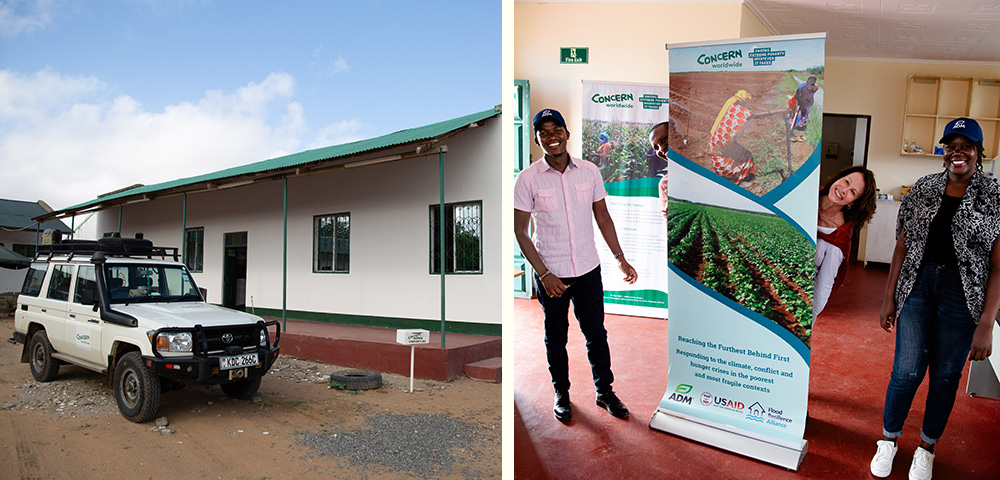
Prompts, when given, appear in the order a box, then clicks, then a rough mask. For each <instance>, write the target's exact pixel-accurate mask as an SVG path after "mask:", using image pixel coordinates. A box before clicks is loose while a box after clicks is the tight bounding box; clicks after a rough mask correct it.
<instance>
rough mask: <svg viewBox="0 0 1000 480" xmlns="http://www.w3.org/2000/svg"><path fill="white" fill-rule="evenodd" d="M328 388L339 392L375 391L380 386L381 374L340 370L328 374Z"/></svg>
mask: <svg viewBox="0 0 1000 480" xmlns="http://www.w3.org/2000/svg"><path fill="white" fill-rule="evenodd" d="M330 386H332V387H333V388H336V389H339V390H375V389H377V388H379V387H381V386H382V374H381V373H378V372H368V371H365V370H341V371H339V372H333V373H331V374H330Z"/></svg>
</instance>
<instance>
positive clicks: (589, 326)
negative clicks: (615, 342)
mask: <svg viewBox="0 0 1000 480" xmlns="http://www.w3.org/2000/svg"><path fill="white" fill-rule="evenodd" d="M560 280H562V282H563V283H564V284H566V285H568V286H569V288H567V289H566V293H563V294H562V296H560V297H555V298H553V297H549V295H548V294H547V293H545V287H544V286H542V282H541V281H539V280H538V275H537V274H536V275H535V291H536V292H537V295H538V303H541V304H542V311H543V312H544V313H545V356H546V358H547V359H548V362H549V375H551V376H552V386H553V387H554V388H555V389H556V391H562V392H567V391H569V356H568V355H567V354H566V341H567V335H568V333H569V303H570V301H572V302H573V312H574V313H575V314H576V319H577V321H578V322H579V323H580V331H582V332H583V338H584V339H586V345H587V358H588V359H589V360H590V370H591V372H592V373H593V375H594V386H595V387H596V388H597V393H608V392H611V382H613V381H614V380H615V376H614V374H612V373H611V351H610V349H609V348H608V332H607V330H605V329H604V284H603V283H602V282H601V267H600V266H598V267H597V268H595V269H593V270H591V271H589V272H587V273H585V274H583V275H580V276H579V277H569V278H560Z"/></svg>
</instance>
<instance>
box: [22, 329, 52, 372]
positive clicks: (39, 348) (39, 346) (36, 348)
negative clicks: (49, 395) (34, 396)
mask: <svg viewBox="0 0 1000 480" xmlns="http://www.w3.org/2000/svg"><path fill="white" fill-rule="evenodd" d="M28 351H29V357H28V360H29V362H28V363H29V365H30V366H31V376H33V377H35V380H38V381H39V382H50V381H52V380H55V379H56V376H57V375H59V360H56V359H54V358H52V344H51V343H49V336H48V335H46V334H45V330H39V331H37V332H35V334H34V335H32V336H31V344H30V346H29V347H28Z"/></svg>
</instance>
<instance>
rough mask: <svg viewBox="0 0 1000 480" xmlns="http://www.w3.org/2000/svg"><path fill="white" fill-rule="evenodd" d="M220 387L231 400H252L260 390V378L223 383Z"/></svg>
mask: <svg viewBox="0 0 1000 480" xmlns="http://www.w3.org/2000/svg"><path fill="white" fill-rule="evenodd" d="M219 386H220V387H222V392H223V393H225V394H226V396H227V397H229V398H235V399H238V400H250V399H251V398H253V396H254V395H256V394H257V390H258V389H260V377H254V378H248V379H246V380H237V381H235V382H229V383H223V384H221V385H219Z"/></svg>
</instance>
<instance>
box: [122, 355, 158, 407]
mask: <svg viewBox="0 0 1000 480" xmlns="http://www.w3.org/2000/svg"><path fill="white" fill-rule="evenodd" d="M115 401H116V402H118V410H119V411H121V412H122V416H123V417H125V418H126V419H128V420H129V421H132V422H135V423H143V422H148V421H149V420H152V419H153V417H155V416H156V410H157V409H159V408H160V379H159V377H157V375H156V374H155V373H153V372H152V371H151V370H150V369H148V368H146V366H145V365H143V364H142V356H141V355H139V352H128V353H126V354H125V355H122V357H121V358H119V359H118V365H117V366H116V367H115Z"/></svg>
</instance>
